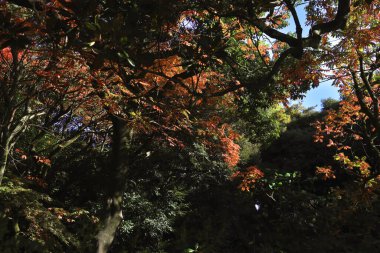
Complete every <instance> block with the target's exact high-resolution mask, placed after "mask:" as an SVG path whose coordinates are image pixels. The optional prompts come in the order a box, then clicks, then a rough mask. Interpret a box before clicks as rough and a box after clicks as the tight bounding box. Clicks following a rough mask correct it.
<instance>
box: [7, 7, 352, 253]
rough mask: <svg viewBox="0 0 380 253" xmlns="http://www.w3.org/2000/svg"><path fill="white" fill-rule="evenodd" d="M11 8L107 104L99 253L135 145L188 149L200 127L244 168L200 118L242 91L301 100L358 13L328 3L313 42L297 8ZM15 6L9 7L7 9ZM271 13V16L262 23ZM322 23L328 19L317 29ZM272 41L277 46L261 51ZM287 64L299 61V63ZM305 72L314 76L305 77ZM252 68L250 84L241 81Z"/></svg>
mask: <svg viewBox="0 0 380 253" xmlns="http://www.w3.org/2000/svg"><path fill="white" fill-rule="evenodd" d="M9 2H10V3H13V4H14V5H16V6H22V7H24V8H26V10H28V11H30V12H32V15H33V18H34V20H35V23H36V24H37V25H38V27H37V28H36V29H35V30H44V31H45V32H46V34H50V35H49V36H47V35H45V36H47V38H49V40H51V41H55V42H57V44H58V48H59V50H63V51H64V50H73V51H74V52H75V53H77V55H78V57H80V58H81V59H83V61H84V63H83V64H84V65H85V66H89V67H90V68H89V70H88V74H89V75H91V78H90V79H89V80H88V82H89V83H91V84H92V90H93V94H94V95H96V96H97V97H98V98H99V100H98V101H99V104H98V108H101V109H102V110H103V113H105V115H107V117H108V122H109V124H111V125H112V132H113V137H112V142H111V146H112V156H113V158H112V164H111V165H110V167H109V175H110V177H109V178H108V180H107V182H106V184H107V186H109V191H108V193H107V215H105V218H104V226H103V228H102V229H101V230H100V233H99V236H98V239H99V240H98V241H99V248H98V252H106V251H107V249H108V247H109V245H110V244H111V243H112V240H113V237H114V234H115V231H116V229H117V227H118V225H119V223H120V221H121V218H122V213H121V206H122V196H123V194H124V191H125V185H126V179H127V177H128V176H127V172H128V167H129V164H130V162H131V160H130V159H133V156H134V155H135V151H133V148H132V147H136V146H140V145H143V143H141V142H139V141H140V140H139V139H136V138H135V137H136V135H145V136H147V135H148V136H149V135H151V136H152V137H155V138H161V139H162V140H165V141H168V142H169V143H172V144H173V145H179V146H180V145H182V144H183V142H182V141H181V138H179V137H178V135H179V134H178V133H181V132H185V131H187V132H189V133H191V130H192V129H191V128H192V127H193V125H196V124H199V125H201V124H206V125H207V124H208V125H209V126H210V128H211V129H213V130H214V134H215V135H216V137H217V138H218V139H219V140H220V142H221V143H222V144H223V145H222V146H225V147H227V148H226V150H229V151H228V152H226V156H225V157H226V158H227V160H229V161H230V163H231V165H233V164H236V162H237V161H236V160H237V157H236V154H237V152H236V151H237V150H238V148H237V147H236V146H235V145H234V144H233V141H232V140H233V139H234V135H235V134H234V133H233V131H230V129H229V128H228V127H227V126H226V125H223V124H220V123H221V121H219V122H218V121H217V124H215V122H213V119H215V117H212V116H213V115H209V119H210V121H209V122H207V121H206V122H201V121H200V122H197V121H196V120H195V119H196V116H197V113H196V112H197V110H201V109H202V108H203V107H204V106H206V107H208V106H214V108H217V109H220V108H222V107H223V106H228V105H229V101H231V95H228V96H225V97H222V96H223V95H226V94H227V93H230V92H232V91H237V90H241V89H242V88H246V89H247V90H250V91H252V93H254V94H259V93H260V91H264V93H266V94H270V96H269V97H270V98H273V97H276V98H278V97H280V98H285V97H286V96H287V95H289V94H292V95H294V96H295V95H297V93H298V92H299V91H300V90H302V89H303V90H304V89H306V88H307V87H308V86H309V85H310V83H315V82H316V79H318V75H317V74H318V73H315V71H314V72H312V74H311V75H307V74H309V72H310V71H311V70H313V69H314V68H315V67H316V66H318V63H319V61H316V60H315V56H314V55H313V54H312V50H311V48H317V47H318V45H319V43H320V41H321V39H322V35H326V34H328V33H330V32H332V31H336V30H338V29H343V28H344V27H345V25H346V21H347V18H348V14H349V12H350V1H348V0H340V1H338V5H333V4H332V1H331V2H330V1H324V2H323V3H324V5H323V6H322V7H321V8H318V12H317V13H315V16H316V17H317V18H313V20H312V21H311V22H313V24H312V28H311V30H310V35H309V36H307V37H306V38H303V37H302V28H301V25H300V21H299V18H298V15H297V13H296V10H295V6H296V4H298V3H295V2H292V1H278V2H275V3H271V4H268V3H266V2H265V1H254V2H252V1H238V2H236V1H219V2H217V3H210V2H209V1H173V0H163V1H159V3H158V4H157V3H156V1H113V0H112V1H111V0H110V1H96V0H94V1H46V2H33V3H30V2H29V1H23V0H14V1H9ZM358 4H359V2H358ZM14 5H12V4H5V8H13V7H14ZM308 5H309V6H310V5H312V3H309V4H308ZM247 6H248V8H247ZM333 6H334V7H333ZM153 7H156V8H153ZM326 10H328V12H327V11H326ZM266 12H269V15H267V17H265V18H263V17H262V16H263V14H264V13H266ZM288 13H291V15H292V17H293V19H294V21H295V23H296V27H297V29H296V37H294V36H292V35H288V34H284V33H281V32H280V31H279V30H278V28H280V27H282V26H283V25H284V24H283V23H281V21H280V19H281V17H282V18H283V17H284V15H287V14H288ZM325 13H326V15H324V14H325ZM321 15H323V17H324V18H322V19H319V18H320V17H321ZM325 16H326V17H325ZM187 21H188V22H189V24H188V25H185V22H187ZM7 34H8V33H7ZM242 35H243V37H242ZM268 37H271V38H273V39H275V40H277V43H275V44H274V45H273V46H269V45H267V44H266V43H263V42H262V40H264V39H265V38H268ZM239 38H242V39H243V40H241V39H239ZM244 38H246V39H247V42H245V41H244ZM238 40H239V41H238ZM269 49H271V50H273V52H274V54H273V57H271V56H270V55H269V54H268V53H267V51H268V50H269ZM231 55H232V56H231ZM289 56H292V57H293V58H295V59H301V61H300V63H297V62H295V61H294V60H293V58H290V57H289ZM244 57H246V58H247V59H250V61H248V63H249V64H246V65H244V66H241V65H240V64H239V61H237V60H239V59H242V58H244ZM256 57H257V58H256ZM255 59H258V60H255ZM240 62H241V61H240ZM286 64H287V65H288V66H285V67H284V65H286ZM293 64H294V65H293ZM302 64H303V65H305V66H306V64H308V66H309V67H305V68H300V65H302ZM263 65H265V67H264V68H262V66H263ZM289 66H291V67H292V66H294V67H295V69H300V71H298V74H297V75H294V77H295V78H296V79H301V78H305V77H306V79H307V81H305V82H300V83H301V84H303V86H302V85H301V86H302V87H301V88H299V87H300V85H299V82H297V83H296V82H294V84H295V85H292V84H293V82H292V79H291V78H289V76H288V75H286V73H287V72H289V71H290V69H292V68H291V67H289ZM252 67H254V68H252ZM247 68H248V70H250V72H249V73H250V75H248V76H244V75H242V73H245V71H244V70H246V69H247ZM256 89H258V90H256ZM174 95H175V96H174ZM210 103H211V104H210ZM189 115H192V116H193V118H191V117H190V116H189ZM193 121H194V122H195V124H194V122H193ZM216 129H218V130H216ZM136 130H138V131H137V132H136ZM136 133H137V134H136ZM136 140H137V143H133V142H134V141H136ZM132 144H133V145H132ZM230 151H232V152H230Z"/></svg>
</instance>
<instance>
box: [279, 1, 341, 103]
mask: <svg viewBox="0 0 380 253" xmlns="http://www.w3.org/2000/svg"><path fill="white" fill-rule="evenodd" d="M296 10H297V13H298V18H299V20H300V23H301V25H302V28H303V30H302V35H303V36H304V37H306V36H307V35H308V33H309V29H310V27H308V26H306V25H305V22H306V12H305V9H304V7H303V6H298V7H297V8H296ZM295 31H296V27H295V24H294V21H293V18H292V17H290V19H289V26H287V27H285V28H284V29H282V32H284V33H288V32H292V33H295ZM305 95H306V96H305V98H304V99H303V100H296V101H292V102H291V103H292V104H293V103H297V102H302V104H303V105H304V106H305V107H313V106H316V110H320V109H321V100H322V99H326V98H334V99H339V93H338V88H337V87H335V86H332V81H328V82H323V83H321V84H320V85H319V86H318V87H317V88H314V89H311V90H309V91H308V92H307V93H306V94H305Z"/></svg>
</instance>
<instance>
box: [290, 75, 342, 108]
mask: <svg viewBox="0 0 380 253" xmlns="http://www.w3.org/2000/svg"><path fill="white" fill-rule="evenodd" d="M326 98H334V99H339V93H338V88H337V87H335V86H332V85H331V81H330V82H324V83H321V84H320V85H319V86H318V87H317V88H315V89H311V90H309V91H308V92H307V93H306V97H305V98H304V99H303V100H295V101H292V102H291V103H292V104H293V103H298V102H301V103H302V104H303V106H305V107H314V106H316V108H315V109H316V110H321V109H322V108H321V100H322V99H326Z"/></svg>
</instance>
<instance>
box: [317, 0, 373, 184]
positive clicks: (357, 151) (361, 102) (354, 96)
mask: <svg viewBox="0 0 380 253" xmlns="http://www.w3.org/2000/svg"><path fill="white" fill-rule="evenodd" d="M378 11H379V5H378V2H376V1H374V2H373V3H372V4H371V5H368V6H366V7H365V8H357V9H356V10H355V12H353V13H352V17H351V18H350V19H349V21H348V29H347V30H346V31H345V32H344V33H343V34H338V35H337V37H338V38H339V39H340V42H339V43H338V44H337V45H335V46H332V47H330V48H329V51H328V52H329V55H328V59H329V60H330V62H329V65H330V66H331V67H333V68H334V74H335V76H336V80H335V83H336V85H339V87H340V93H341V97H342V101H341V102H340V104H339V108H337V109H334V108H333V109H330V110H329V111H328V114H327V116H326V117H325V119H324V120H323V121H322V122H317V124H316V129H317V134H316V141H320V142H322V141H323V140H324V139H328V142H329V143H328V146H330V147H334V148H336V150H337V154H336V156H335V157H336V160H338V161H340V162H342V164H343V166H344V167H346V168H347V169H348V172H349V173H351V174H354V175H356V176H358V177H359V178H363V179H365V181H367V180H370V179H372V178H375V177H377V176H378V174H379V164H380V150H379V147H378V145H379V138H380V130H379V127H380V125H379V124H380V118H379V99H378V97H379V77H378V71H379V66H380V65H379V59H380V57H379V47H378V43H379V35H380V34H379V29H378V25H377V24H376V22H374V21H373V19H372V18H373V17H374V16H376V15H378V14H377V13H378ZM347 56H349V57H347Z"/></svg>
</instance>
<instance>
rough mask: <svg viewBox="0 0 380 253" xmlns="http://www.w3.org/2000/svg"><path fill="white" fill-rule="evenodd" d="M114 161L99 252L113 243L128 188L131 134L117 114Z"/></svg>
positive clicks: (100, 235) (104, 250) (106, 249)
mask: <svg viewBox="0 0 380 253" xmlns="http://www.w3.org/2000/svg"><path fill="white" fill-rule="evenodd" d="M112 122H113V138H112V162H111V167H110V168H109V169H110V173H109V177H110V178H109V179H110V180H107V182H108V185H107V189H109V191H108V196H107V207H106V215H105V217H104V220H103V222H102V223H103V224H102V227H101V229H100V231H99V233H98V236H97V239H98V249H97V252H98V253H106V252H107V251H108V249H109V247H110V246H111V244H112V241H113V239H114V237H115V233H116V230H117V228H118V226H119V225H120V223H121V221H122V219H123V214H122V205H123V195H124V192H125V188H126V182H127V172H128V166H129V162H128V156H129V152H130V140H131V135H130V131H129V129H128V127H127V124H126V123H125V122H124V121H123V120H122V119H119V118H117V117H116V116H113V117H112Z"/></svg>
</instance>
